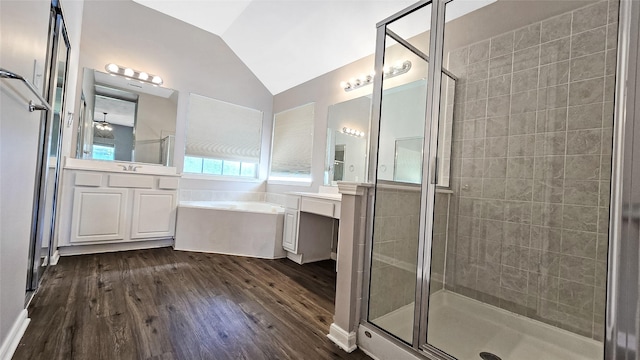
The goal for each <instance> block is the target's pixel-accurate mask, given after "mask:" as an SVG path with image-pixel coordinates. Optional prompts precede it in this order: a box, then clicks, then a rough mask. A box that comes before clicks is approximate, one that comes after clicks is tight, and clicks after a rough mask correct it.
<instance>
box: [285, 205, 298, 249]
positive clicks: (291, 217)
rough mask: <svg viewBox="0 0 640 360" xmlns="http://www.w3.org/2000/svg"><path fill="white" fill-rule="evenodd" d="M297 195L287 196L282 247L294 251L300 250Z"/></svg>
mask: <svg viewBox="0 0 640 360" xmlns="http://www.w3.org/2000/svg"><path fill="white" fill-rule="evenodd" d="M299 202H300V199H299V197H297V196H287V201H286V204H285V209H284V231H283V233H282V247H283V248H284V249H285V250H287V251H289V252H292V253H294V254H295V253H297V252H298V218H299V216H298V204H299Z"/></svg>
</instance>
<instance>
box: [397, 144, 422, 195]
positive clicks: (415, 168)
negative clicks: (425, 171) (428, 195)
mask: <svg viewBox="0 0 640 360" xmlns="http://www.w3.org/2000/svg"><path fill="white" fill-rule="evenodd" d="M421 168H422V138H421V137H416V138H410V139H398V140H396V160H395V166H394V169H393V181H400V182H408V183H416V184H419V183H420V179H421V178H422V174H421Z"/></svg>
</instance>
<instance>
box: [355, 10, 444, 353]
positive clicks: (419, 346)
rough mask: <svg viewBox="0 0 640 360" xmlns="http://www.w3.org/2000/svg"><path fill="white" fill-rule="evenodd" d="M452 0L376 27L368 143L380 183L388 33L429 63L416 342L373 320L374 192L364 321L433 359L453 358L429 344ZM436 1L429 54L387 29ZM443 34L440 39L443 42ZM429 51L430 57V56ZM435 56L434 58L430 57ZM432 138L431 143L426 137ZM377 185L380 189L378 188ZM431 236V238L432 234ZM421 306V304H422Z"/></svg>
mask: <svg viewBox="0 0 640 360" xmlns="http://www.w3.org/2000/svg"><path fill="white" fill-rule="evenodd" d="M450 1H452V0H422V1H419V2H417V3H416V4H414V5H412V6H410V7H408V8H406V9H404V10H402V11H400V12H398V13H396V14H394V15H392V16H390V17H388V18H386V19H384V20H382V21H381V22H379V23H378V24H377V25H376V27H377V38H376V52H375V73H376V74H380V75H377V76H375V78H374V81H373V97H372V111H371V127H370V134H371V135H370V136H371V137H370V141H369V154H370V155H369V173H368V181H369V182H370V183H373V184H376V179H377V165H378V142H379V136H380V119H381V107H382V93H383V88H382V86H383V79H382V76H381V74H383V66H384V56H385V49H386V46H385V45H386V38H387V36H389V37H390V38H392V39H393V40H395V41H397V42H398V44H399V45H400V46H402V47H404V48H406V49H407V50H409V51H411V52H412V53H413V54H414V55H416V56H418V57H419V58H421V59H422V60H424V61H425V62H426V63H427V64H428V72H427V99H426V112H425V127H424V134H423V138H424V139H425V141H424V143H423V149H422V150H423V164H424V163H425V161H424V159H428V161H427V166H423V167H422V183H421V195H420V197H421V199H420V230H419V235H418V236H419V237H418V239H419V241H418V253H417V266H416V288H415V289H416V291H415V304H416V307H415V310H414V322H413V327H414V329H413V341H412V343H411V344H407V343H406V342H404V341H401V340H399V339H398V338H397V337H395V336H393V335H391V334H389V333H388V332H387V331H386V330H384V329H382V328H380V327H379V326H377V325H376V324H373V323H371V322H369V320H368V314H369V289H370V284H371V262H372V255H373V223H374V210H375V191H374V192H372V193H370V195H369V196H370V201H368V202H367V227H366V239H367V241H366V242H365V254H364V255H365V261H364V264H365V266H364V275H363V276H364V279H363V280H364V281H363V282H362V283H363V287H364V288H363V291H362V311H361V322H362V323H364V324H366V325H368V326H369V327H371V328H374V329H378V330H380V331H379V332H376V333H377V335H379V336H382V337H383V338H385V339H388V340H391V341H393V342H394V343H397V344H401V345H402V346H404V347H407V348H409V349H412V350H413V351H414V352H415V353H416V354H422V355H427V356H429V357H430V358H432V359H442V360H454V358H452V357H451V356H449V355H448V354H446V353H444V352H443V351H441V350H439V349H437V348H435V347H433V346H431V345H429V344H427V343H426V329H427V314H428V311H429V309H428V301H429V296H428V294H429V286H430V278H429V273H430V268H431V251H430V249H431V241H432V237H431V236H430V234H431V232H432V231H433V215H431V216H429V215H428V214H433V210H434V200H435V193H436V182H437V179H436V173H437V159H436V155H437V146H438V119H439V111H440V85H441V79H442V76H436V74H438V75H440V74H442V71H443V68H442V39H444V36H443V34H442V30H443V28H444V25H443V22H444V7H445V4H446V3H448V2H450ZM429 5H431V24H430V25H431V27H430V29H431V30H432V31H430V34H429V36H430V44H429V54H428V55H427V54H424V53H423V52H422V51H420V50H419V49H417V48H416V47H415V46H413V45H411V44H410V43H409V42H408V41H406V40H404V39H403V38H402V37H400V36H399V35H398V34H396V33H394V32H393V31H391V30H390V29H388V28H387V25H388V24H390V23H392V22H394V21H396V20H399V19H401V18H403V17H405V16H408V15H410V14H412V13H414V12H415V11H417V10H420V9H422V8H424V7H426V6H429ZM434 29H435V31H433V30H434ZM438 38H441V39H440V40H438ZM429 55H430V56H429ZM430 59H433V61H431V60H430ZM426 140H429V141H426ZM374 189H375V188H374ZM427 235H428V236H427ZM418 305H419V306H418Z"/></svg>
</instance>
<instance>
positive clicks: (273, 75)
mask: <svg viewBox="0 0 640 360" xmlns="http://www.w3.org/2000/svg"><path fill="white" fill-rule="evenodd" d="M134 1H135V2H137V3H140V4H142V5H144V6H147V7H149V8H152V9H155V10H157V11H160V12H162V13H164V14H167V15H169V16H172V17H175V18H177V19H179V20H182V21H184V22H187V23H190V24H192V25H194V26H197V27H199V28H202V29H204V30H206V31H209V32H211V33H214V34H216V35H218V36H220V37H221V38H222V39H223V40H224V41H225V42H226V43H227V45H228V46H229V47H230V48H231V49H232V50H233V51H234V52H235V53H236V54H237V55H238V57H240V59H242V61H243V62H244V63H245V64H246V65H247V66H248V67H249V68H250V69H251V71H253V73H254V74H255V75H256V76H257V77H258V78H259V79H260V80H261V81H262V83H263V84H264V85H265V86H266V87H267V88H268V89H269V91H271V93H272V94H274V95H275V94H278V93H280V92H282V91H284V90H287V89H289V88H291V87H294V86H296V85H298V84H301V83H303V82H305V81H308V80H311V79H313V78H315V77H317V76H320V75H322V74H325V73H327V72H329V71H331V70H334V69H337V68H339V67H341V66H344V65H346V64H348V63H351V62H353V61H356V60H358V59H360V58H363V57H365V56H367V55H370V54H372V53H373V52H374V50H375V37H376V23H377V22H379V21H381V20H383V19H385V18H387V17H389V16H390V15H393V14H394V13H396V12H398V11H400V10H402V9H404V8H405V7H407V6H409V5H411V4H413V3H415V2H416V0H134ZM493 1H495V0H493ZM493 1H492V0H473V1H470V0H466V1H465V0H463V1H461V2H466V3H468V4H469V11H471V10H473V9H477V8H478V7H482V6H485V5H486V4H487V3H491V2H493ZM422 18H424V16H423V17H422ZM422 18H421V19H414V20H419V21H407V22H404V23H403V24H401V27H402V29H401V30H398V29H397V28H394V31H396V32H399V31H401V32H400V33H401V34H402V35H403V36H413V35H416V34H418V33H420V32H423V31H426V30H428V28H429V23H428V21H423V19H422ZM427 19H428V17H427ZM427 19H424V20H427ZM399 25H400V24H399ZM196 45H197V44H196Z"/></svg>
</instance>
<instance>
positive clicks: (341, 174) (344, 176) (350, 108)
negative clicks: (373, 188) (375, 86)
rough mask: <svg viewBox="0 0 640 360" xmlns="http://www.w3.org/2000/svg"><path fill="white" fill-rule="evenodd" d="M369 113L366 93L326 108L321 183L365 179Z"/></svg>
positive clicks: (368, 97)
mask: <svg viewBox="0 0 640 360" xmlns="http://www.w3.org/2000/svg"><path fill="white" fill-rule="evenodd" d="M370 112H371V97H370V96H363V97H359V98H356V99H353V100H349V101H345V102H341V103H338V104H335V105H332V106H330V107H329V111H328V119H327V154H326V160H325V176H324V178H325V179H324V180H325V181H324V184H325V185H336V182H337V181H355V182H358V181H366V180H367V149H368V147H369V144H368V139H369V123H370ZM356 132H357V133H356Z"/></svg>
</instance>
